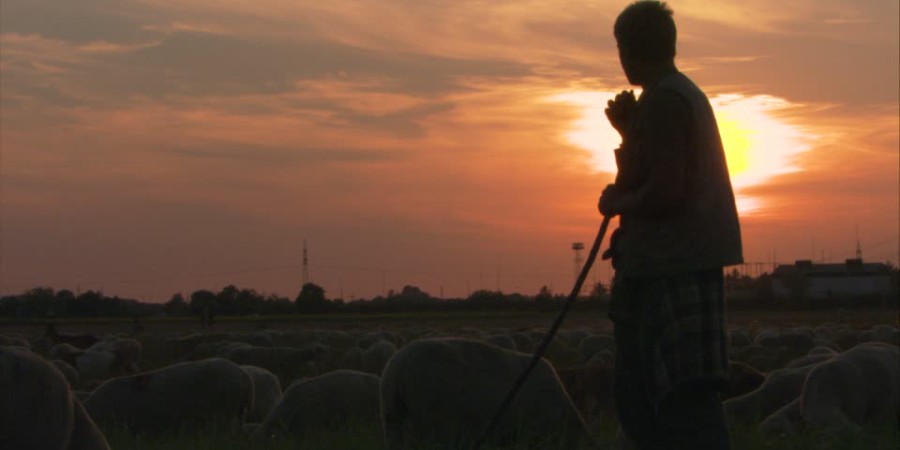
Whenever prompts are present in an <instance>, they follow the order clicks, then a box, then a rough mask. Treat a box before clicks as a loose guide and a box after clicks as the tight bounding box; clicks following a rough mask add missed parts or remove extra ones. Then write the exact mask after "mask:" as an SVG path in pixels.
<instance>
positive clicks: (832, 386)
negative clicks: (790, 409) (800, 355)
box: [800, 342, 900, 429]
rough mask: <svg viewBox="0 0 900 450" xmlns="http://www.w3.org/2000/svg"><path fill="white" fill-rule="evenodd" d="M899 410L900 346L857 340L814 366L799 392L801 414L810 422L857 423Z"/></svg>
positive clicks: (821, 424) (893, 415)
mask: <svg viewBox="0 0 900 450" xmlns="http://www.w3.org/2000/svg"><path fill="white" fill-rule="evenodd" d="M898 412H900V349H898V348H897V347H896V346H893V345H890V344H884V343H881V342H872V343H865V344H860V345H858V346H856V347H854V348H852V349H850V350H847V351H846V352H843V353H841V354H839V355H837V356H835V357H833V358H830V359H829V360H827V361H825V362H822V363H821V364H819V365H817V366H815V368H813V369H812V370H811V371H810V372H809V375H808V376H807V378H806V383H805V384H804V386H803V394H802V396H801V397H800V415H801V416H802V417H803V420H804V422H805V423H806V424H807V425H808V426H809V427H811V428H831V429H836V428H837V429H840V428H858V426H859V425H862V424H864V423H867V422H870V421H894V423H895V424H896V421H897V419H898Z"/></svg>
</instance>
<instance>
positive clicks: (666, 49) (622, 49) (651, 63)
mask: <svg viewBox="0 0 900 450" xmlns="http://www.w3.org/2000/svg"><path fill="white" fill-rule="evenodd" d="M614 33H615V36H616V43H617V44H618V46H619V60H620V61H621V63H622V69H624V70H625V75H626V76H627V77H628V81H629V82H630V83H632V84H643V83H644V82H645V81H646V80H645V78H646V76H647V71H648V70H649V68H651V67H659V66H666V65H672V64H673V63H674V60H675V39H676V35H677V32H676V30H675V21H674V20H673V19H672V10H671V9H670V8H669V6H668V5H666V4H665V3H664V2H658V1H648V0H641V1H637V2H634V3H632V4H630V5H628V7H626V8H625V10H624V11H622V13H621V14H619V17H618V18H617V19H616V25H615V28H614Z"/></svg>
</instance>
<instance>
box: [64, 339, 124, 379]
mask: <svg viewBox="0 0 900 450" xmlns="http://www.w3.org/2000/svg"><path fill="white" fill-rule="evenodd" d="M58 347H59V346H57V347H54V348H58ZM63 356H65V355H63ZM60 359H63V360H64V361H66V359H65V358H60ZM140 360H141V344H140V342H138V341H137V340H135V339H132V338H127V339H119V338H111V339H106V340H103V341H100V342H97V343H96V344H94V345H93V346H91V347H90V348H88V349H87V350H85V351H84V352H82V353H81V354H80V355H78V356H76V357H75V364H74V367H75V369H76V370H77V371H78V378H79V380H80V381H81V383H83V384H85V385H88V384H89V383H91V382H100V381H103V380H106V379H108V378H110V377H113V376H118V375H123V374H130V373H135V372H137V371H138V370H139V366H138V364H139V363H140Z"/></svg>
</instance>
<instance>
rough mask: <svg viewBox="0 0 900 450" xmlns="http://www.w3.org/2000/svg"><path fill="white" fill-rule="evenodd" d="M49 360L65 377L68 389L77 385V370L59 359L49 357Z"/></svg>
mask: <svg viewBox="0 0 900 450" xmlns="http://www.w3.org/2000/svg"><path fill="white" fill-rule="evenodd" d="M50 362H51V363H52V364H53V365H54V366H56V368H57V369H58V370H59V372H60V373H61V374H63V376H64V377H66V381H67V382H68V383H69V388H70V389H75V388H76V387H78V371H77V370H75V368H74V367H72V366H71V365H70V364H69V363H67V362H65V361H63V360H61V359H51V360H50Z"/></svg>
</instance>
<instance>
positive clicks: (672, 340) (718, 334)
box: [609, 268, 729, 404]
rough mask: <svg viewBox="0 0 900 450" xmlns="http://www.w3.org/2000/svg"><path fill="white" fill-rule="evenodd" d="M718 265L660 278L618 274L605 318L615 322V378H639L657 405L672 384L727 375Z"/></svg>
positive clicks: (724, 378)
mask: <svg viewBox="0 0 900 450" xmlns="http://www.w3.org/2000/svg"><path fill="white" fill-rule="evenodd" d="M724 296H725V291H724V284H723V274H722V269H721V268H720V269H715V270H705V271H697V272H690V273H685V274H679V275H672V276H663V277H619V276H617V278H616V281H615V284H614V285H613V289H612V303H611V305H610V311H609V317H610V319H612V321H613V322H614V323H615V326H616V330H615V337H616V346H617V355H616V376H617V377H637V378H633V379H637V380H642V381H641V382H642V384H643V385H644V387H645V395H646V396H647V398H648V399H649V400H650V401H651V402H653V403H654V404H655V403H658V402H659V400H661V399H662V398H663V397H664V396H665V395H666V394H667V393H668V392H669V391H670V390H671V389H672V388H673V387H675V386H676V385H678V384H680V383H684V382H686V381H699V380H706V381H712V382H714V383H716V384H718V385H719V386H723V385H724V384H725V382H727V378H728V369H729V364H728V352H727V346H728V343H727V342H728V341H727V335H726V331H725V317H724V316H725V311H724Z"/></svg>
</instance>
